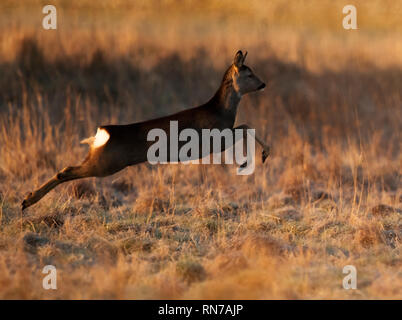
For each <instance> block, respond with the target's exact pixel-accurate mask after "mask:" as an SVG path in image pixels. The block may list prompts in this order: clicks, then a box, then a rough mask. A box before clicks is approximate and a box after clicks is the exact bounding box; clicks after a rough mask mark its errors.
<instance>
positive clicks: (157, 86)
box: [0, 0, 402, 299]
mask: <svg viewBox="0 0 402 320" xmlns="http://www.w3.org/2000/svg"><path fill="white" fill-rule="evenodd" d="M284 3H285V2H284V1H279V0H276V1H271V2H270V4H268V3H265V2H262V1H252V2H251V3H250V4H248V5H247V4H246V3H241V2H239V3H236V5H232V2H227V1H220V2H217V1H207V2H203V3H202V4H198V2H197V5H194V3H193V2H192V1H185V2H184V3H183V4H182V5H178V4H177V3H176V2H174V1H161V2H153V1H150V2H144V3H142V2H139V1H132V2H127V1H117V0H114V1H109V2H99V5H98V6H96V7H95V6H93V5H91V4H90V3H89V2H86V1H73V2H71V4H70V3H69V4H67V3H65V4H64V3H62V4H60V5H56V6H57V8H58V14H59V16H58V20H59V24H58V29H57V31H44V30H43V29H41V18H42V16H43V15H42V13H41V8H42V5H44V4H42V2H40V1H33V0H32V1H26V2H24V4H22V3H21V2H18V3H14V2H11V1H5V2H3V3H2V4H1V6H2V10H0V12H1V13H0V14H1V19H0V21H1V22H0V74H1V75H2V76H1V77H0V297H1V298H3V299H14V298H22V299H60V298H64V299H83V298H88V299H101V298H102V299H103V298H110V299H122V298H129V299H146V298H152V299H160V298H172V299H218V298H219V299H267V298H268V299H283V298H285V299H319V298H323V299H326V298H335V299H362V298H366V299H385V298H390V299H400V298H401V297H402V285H401V283H402V281H401V277H402V274H401V271H400V264H401V257H400V249H401V237H402V216H401V214H402V211H401V210H402V189H401V165H402V157H401V152H400V148H401V136H400V133H401V129H402V127H401V123H402V116H401V104H402V96H401V90H400V83H401V82H402V60H401V56H402V55H401V54H400V52H401V51H400V50H401V47H400V46H401V43H400V41H399V39H400V36H401V31H402V29H401V23H400V19H399V16H398V14H397V13H398V8H400V7H401V2H400V1H396V2H387V1H385V2H384V1H356V7H357V10H358V26H359V30H358V31H345V30H343V29H342V28H341V19H342V14H341V12H342V11H341V9H342V6H343V2H341V1H319V2H318V1H316V2H315V1H312V2H305V1H300V2H297V3H296V2H295V3H294V4H288V3H287V2H286V6H284ZM46 4H47V3H46ZM161 12H169V15H162V14H161ZM206 21H208V23H206ZM237 49H243V50H248V52H249V54H248V57H247V64H248V65H249V66H250V67H251V68H252V69H253V70H254V71H255V73H256V74H257V75H258V76H259V77H260V78H261V79H263V80H265V81H266V82H267V84H268V88H267V89H266V90H265V91H264V92H263V93H258V94H253V95H250V96H246V97H244V98H243V100H242V102H241V106H240V112H239V115H238V119H237V123H238V124H242V123H247V124H249V125H250V126H252V127H255V128H256V131H257V133H259V134H260V135H261V136H262V137H263V138H264V139H265V140H266V141H268V142H269V144H270V145H271V146H272V156H271V157H270V158H269V159H268V160H267V162H266V163H265V164H261V161H260V159H258V160H259V161H257V165H256V171H255V174H254V175H251V176H238V175H236V168H235V167H234V166H217V165H213V166H197V165H175V164H172V165H161V166H159V167H155V166H151V165H149V164H142V165H139V166H135V167H130V168H126V169H125V170H123V171H122V172H120V173H118V174H116V175H113V176H111V177H107V178H104V179H92V178H91V179H85V180H82V181H77V182H72V183H70V184H65V185H61V186H59V187H58V188H57V189H56V190H55V191H52V192H51V193H49V194H48V195H47V196H46V197H45V198H44V199H42V200H41V201H40V202H39V203H38V204H36V205H35V206H33V207H31V208H29V209H27V211H26V212H25V214H24V216H22V217H21V211H20V203H21V200H22V198H23V197H24V196H25V195H26V193H27V192H29V191H32V190H33V189H34V188H35V187H37V186H38V185H39V184H41V183H42V182H43V181H45V180H46V179H48V178H49V177H50V176H52V175H53V174H54V173H55V172H56V171H57V170H60V169H61V168H63V167H65V166H67V165H74V164H77V163H79V162H80V161H81V160H82V159H83V158H84V156H85V154H86V152H87V149H86V148H87V147H86V146H83V145H80V144H79V141H80V140H81V139H82V138H85V137H88V136H91V135H93V134H94V133H95V131H96V128H97V126H99V125H102V124H110V123H131V122H134V121H139V120H143V119H149V118H153V117H157V116H162V115H166V114H169V113H172V112H176V111H179V110H182V109H184V108H186V107H190V106H195V105H199V104H201V103H203V102H205V101H206V100H207V99H208V98H210V97H211V96H212V94H213V93H214V92H215V90H216V89H217V87H218V85H219V82H220V80H221V77H222V75H223V71H224V69H225V68H226V67H227V66H228V64H229V63H231V60H232V57H233V55H234V53H235V51H236V50H237ZM257 148H258V147H257ZM257 152H258V153H259V152H260V150H259V149H257ZM47 264H53V265H55V266H56V268H57V272H58V282H57V284H58V289H57V290H54V291H53V290H50V291H48V290H44V289H43V288H42V279H43V277H44V275H43V274H42V273H41V271H42V269H43V267H44V266H45V265H47ZM349 264H351V265H354V266H355V267H356V268H357V273H358V282H357V286H358V289H357V290H344V289H343V288H342V280H343V277H344V276H345V275H344V274H343V273H342V270H343V267H344V266H345V265H349Z"/></svg>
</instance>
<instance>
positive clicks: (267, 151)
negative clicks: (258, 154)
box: [262, 148, 270, 163]
mask: <svg viewBox="0 0 402 320" xmlns="http://www.w3.org/2000/svg"><path fill="white" fill-rule="evenodd" d="M269 154H270V150H269V148H268V149H267V150H263V151H262V163H264V162H265V160H266V159H267V158H268V157H269Z"/></svg>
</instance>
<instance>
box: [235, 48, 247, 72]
mask: <svg viewBox="0 0 402 320" xmlns="http://www.w3.org/2000/svg"><path fill="white" fill-rule="evenodd" d="M243 61H244V58H243V52H241V50H239V51H237V53H236V55H235V57H234V59H233V64H234V65H235V66H236V67H237V68H240V67H241V66H242V65H243Z"/></svg>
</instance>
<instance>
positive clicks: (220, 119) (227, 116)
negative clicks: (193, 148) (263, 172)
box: [22, 51, 269, 210]
mask: <svg viewBox="0 0 402 320" xmlns="http://www.w3.org/2000/svg"><path fill="white" fill-rule="evenodd" d="M246 55H247V53H246V54H245V55H243V54H242V52H241V51H238V52H237V53H236V55H235V58H234V61H233V64H232V65H231V66H230V67H229V68H228V70H227V71H226V72H225V75H224V77H223V79H222V83H221V85H220V87H219V89H218V91H217V92H216V94H215V95H214V96H213V97H212V98H211V99H210V100H209V101H208V102H207V103H205V104H203V105H201V106H199V107H195V108H192V109H188V110H184V111H182V112H179V113H176V114H173V115H170V116H166V117H162V118H158V119H154V120H149V121H144V122H139V123H134V124H129V125H109V126H102V127H100V128H101V129H104V130H106V131H107V132H108V133H109V135H110V137H109V140H108V141H107V142H106V143H105V144H104V145H102V146H100V147H97V148H95V147H93V146H91V148H90V151H89V153H88V155H87V157H86V159H85V160H84V162H83V163H82V164H81V165H79V166H77V167H67V168H64V169H63V170H62V171H60V172H59V173H57V174H56V175H55V176H54V177H53V178H51V179H50V180H49V181H48V182H46V183H45V184H44V185H42V186H41V187H40V188H39V189H37V190H36V191H34V192H31V193H30V194H28V196H27V197H26V198H25V200H24V201H23V202H22V210H24V209H25V208H27V207H29V206H31V205H33V204H34V203H36V202H38V201H39V200H40V199H41V198H42V197H43V196H45V195H46V194H47V193H48V192H49V191H50V190H52V189H53V188H55V187H56V186H57V185H59V184H60V183H63V182H67V181H71V180H75V179H81V178H86V177H104V176H108V175H111V174H114V173H116V172H118V171H120V170H122V169H124V168H125V167H127V166H130V165H135V164H138V163H141V162H144V161H146V160H147V150H148V148H149V147H150V146H151V145H152V144H153V142H152V141H147V134H148V132H149V131H150V130H152V129H154V128H159V129H163V130H164V131H165V132H166V133H167V134H168V133H169V131H170V122H171V121H178V129H179V132H180V131H181V130H183V129H185V128H192V129H195V130H196V131H197V132H199V133H200V132H201V130H202V129H214V128H216V129H219V130H223V129H227V128H229V129H235V128H234V127H233V126H234V123H235V119H236V113H237V108H238V105H239V102H240V99H241V97H242V96H243V95H244V94H247V93H249V92H253V91H257V90H259V89H263V88H264V87H265V84H264V83H263V82H262V81H261V80H260V79H259V78H258V77H257V76H255V75H254V74H253V72H252V71H251V69H250V68H249V67H247V66H245V65H244V60H245V58H246ZM237 128H239V129H247V128H249V127H248V126H247V125H242V126H239V127H237ZM168 136H169V134H168ZM255 138H256V140H257V142H258V143H259V144H260V145H261V146H262V147H263V155H262V157H263V161H264V160H265V159H266V157H267V156H268V154H269V147H268V146H267V145H266V144H264V143H263V142H262V141H261V139H259V138H258V137H255ZM91 141H93V139H91V138H90V139H87V140H86V142H89V143H91ZM184 143H185V142H183V144H184ZM179 147H180V144H179ZM222 150H223V149H222ZM168 154H169V146H168ZM200 154H201V153H200ZM203 156H204V155H203Z"/></svg>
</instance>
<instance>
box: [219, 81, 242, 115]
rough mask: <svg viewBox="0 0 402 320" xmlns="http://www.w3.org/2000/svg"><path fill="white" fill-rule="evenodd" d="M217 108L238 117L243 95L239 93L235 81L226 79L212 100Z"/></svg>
mask: <svg viewBox="0 0 402 320" xmlns="http://www.w3.org/2000/svg"><path fill="white" fill-rule="evenodd" d="M212 99H213V100H214V102H215V104H216V106H217V107H218V108H219V109H220V111H223V112H224V113H228V114H233V115H236V112H237V107H238V105H239V102H240V99H241V94H240V93H239V92H237V91H236V90H235V88H234V86H233V80H232V79H231V78H230V79H224V81H222V84H221V86H220V87H219V89H218V91H217V92H216V94H215V96H214V97H213V98H212Z"/></svg>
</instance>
